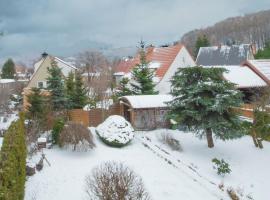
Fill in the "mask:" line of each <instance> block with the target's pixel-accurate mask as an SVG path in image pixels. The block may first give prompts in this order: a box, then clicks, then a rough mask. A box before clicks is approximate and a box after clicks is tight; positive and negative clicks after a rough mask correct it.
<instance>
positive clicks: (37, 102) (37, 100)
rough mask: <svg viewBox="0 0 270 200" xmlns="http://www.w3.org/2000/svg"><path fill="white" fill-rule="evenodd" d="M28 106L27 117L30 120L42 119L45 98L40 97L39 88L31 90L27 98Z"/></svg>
mask: <svg viewBox="0 0 270 200" xmlns="http://www.w3.org/2000/svg"><path fill="white" fill-rule="evenodd" d="M27 99H28V103H29V106H28V107H27V111H28V115H29V117H30V118H31V119H42V118H43V117H44V113H45V112H44V111H45V110H44V104H45V98H44V96H42V95H41V93H40V89H39V88H32V89H31V93H30V94H29V95H28V96H27Z"/></svg>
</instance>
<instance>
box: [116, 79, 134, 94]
mask: <svg viewBox="0 0 270 200" xmlns="http://www.w3.org/2000/svg"><path fill="white" fill-rule="evenodd" d="M126 95H132V91H131V90H130V88H129V79H128V78H126V77H124V78H122V79H121V81H120V82H119V87H118V92H117V93H116V96H117V97H122V96H126Z"/></svg>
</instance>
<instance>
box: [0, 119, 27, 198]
mask: <svg viewBox="0 0 270 200" xmlns="http://www.w3.org/2000/svg"><path fill="white" fill-rule="evenodd" d="M26 154H27V153H26V142H25V128H24V116H23V114H21V115H20V119H19V120H17V121H16V122H13V123H12V124H11V126H10V127H9V129H8V130H7V132H6V133H5V136H4V140H3V146H2V149H1V152H0V199H4V200H23V199H24V185H25V180H26V172H25V168H26Z"/></svg>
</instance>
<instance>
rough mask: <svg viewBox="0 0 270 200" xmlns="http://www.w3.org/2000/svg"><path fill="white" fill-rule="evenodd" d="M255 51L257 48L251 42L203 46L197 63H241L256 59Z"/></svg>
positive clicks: (204, 64) (207, 64) (209, 64)
mask: <svg viewBox="0 0 270 200" xmlns="http://www.w3.org/2000/svg"><path fill="white" fill-rule="evenodd" d="M255 53H256V48H255V47H254V45H250V44H242V45H232V46H227V45H219V46H212V47H201V48H200V50H199V52H198V55H197V59H196V63H197V65H199V66H200V65H203V66H215V65H219V66H221V65H240V64H241V63H242V62H244V61H246V60H250V59H254V54H255Z"/></svg>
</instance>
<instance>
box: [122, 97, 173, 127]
mask: <svg viewBox="0 0 270 200" xmlns="http://www.w3.org/2000/svg"><path fill="white" fill-rule="evenodd" d="M171 100H172V96H170V95H138V96H124V97H121V98H120V99H119V102H120V115H122V116H123V117H124V118H125V119H126V120H127V121H129V122H130V123H131V125H132V126H133V127H134V129H135V130H151V129H156V128H168V126H169V121H168V119H167V118H166V114H167V112H168V110H169V109H168V105H167V104H166V102H169V101H171Z"/></svg>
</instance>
